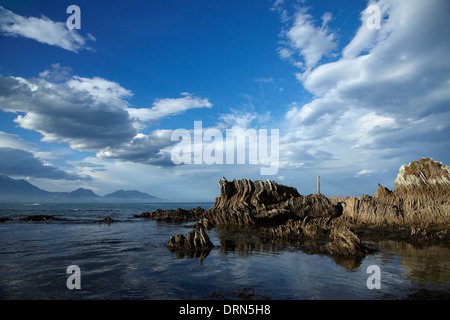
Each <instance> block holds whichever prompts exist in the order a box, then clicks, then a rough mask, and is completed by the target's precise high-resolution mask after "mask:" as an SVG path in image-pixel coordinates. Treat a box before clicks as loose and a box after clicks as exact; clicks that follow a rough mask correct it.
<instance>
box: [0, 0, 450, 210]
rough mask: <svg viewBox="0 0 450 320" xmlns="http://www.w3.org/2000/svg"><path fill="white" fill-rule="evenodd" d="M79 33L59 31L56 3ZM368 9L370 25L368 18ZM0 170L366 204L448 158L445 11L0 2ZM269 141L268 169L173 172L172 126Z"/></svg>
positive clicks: (397, 5) (209, 195)
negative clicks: (264, 190)
mask: <svg viewBox="0 0 450 320" xmlns="http://www.w3.org/2000/svg"><path fill="white" fill-rule="evenodd" d="M72 4H76V5H78V6H79V8H80V9H81V29H80V30H76V29H74V30H69V29H68V28H67V26H66V20H67V18H68V17H69V16H70V14H67V13H66V9H67V7H68V6H69V5H72ZM370 5H376V6H377V7H378V8H379V9H380V17H381V24H380V28H379V29H370V28H368V27H367V25H366V22H367V20H368V19H369V18H370V17H371V14H370V13H369V12H366V8H368V7H369V6H370ZM0 6H1V7H0V76H1V77H0V154H1V158H0V174H7V175H9V176H11V177H14V178H26V179H28V180H29V181H30V182H31V183H33V184H35V185H37V186H39V187H41V188H44V189H47V190H51V191H71V190H74V189H76V188H78V187H85V188H91V189H93V190H94V191H95V192H97V193H98V194H100V195H104V194H107V193H109V192H113V191H115V190H117V189H138V190H140V191H144V192H148V193H151V194H153V195H156V196H159V197H162V198H166V199H171V200H175V201H212V200H214V197H216V196H218V193H219V188H218V184H217V182H218V180H219V179H221V178H222V176H225V177H226V178H227V179H228V180H232V179H241V178H248V179H253V180H256V179H263V180H266V179H270V180H275V181H277V182H278V183H282V184H286V185H290V186H294V187H296V188H297V189H298V190H299V192H300V193H301V194H310V193H314V192H315V191H316V177H317V175H320V176H321V182H322V184H321V190H322V192H323V193H325V194H326V195H327V196H333V195H341V196H342V195H356V196H358V195H362V194H373V193H374V192H375V190H376V188H377V183H381V184H382V185H384V186H386V187H389V188H393V187H394V184H393V182H394V180H395V177H396V174H397V173H398V169H399V167H400V166H401V165H403V164H408V163H409V162H411V161H413V160H417V159H419V158H421V157H423V156H426V157H432V158H433V159H435V160H438V161H442V162H444V163H445V164H448V163H449V162H450V161H449V160H450V159H449V158H450V153H449V150H450V148H449V147H450V146H449V142H448V138H449V132H450V130H449V129H450V121H449V120H450V90H449V88H450V60H449V59H448V54H449V52H450V41H449V40H450V39H449V34H448V31H447V30H449V27H450V26H449V24H450V23H449V22H448V19H447V14H446V13H448V12H450V4H449V2H448V1H446V0H433V1H425V0H412V1H406V0H402V1H398V0H395V1H394V0H380V1H356V0H355V1H317V0H316V1H311V0H310V1H308V0H305V1H287V0H284V1H281V0H278V1H263V0H260V1H232V0H229V1H228V0H227V1H180V0H173V1H81V0H80V1H76V2H73V1H35V0H34V1H0ZM194 121H202V123H203V128H217V129H219V130H221V131H222V132H224V134H225V130H226V129H231V128H242V129H269V130H270V129H278V130H279V133H280V146H279V148H280V153H279V158H280V167H279V170H278V172H277V173H276V174H275V175H272V176H267V175H261V174H260V167H261V165H251V164H244V165H237V164H224V165H207V164H197V165H194V164H192V165H174V163H173V162H171V159H170V157H169V156H168V155H169V152H170V150H171V148H172V147H174V145H175V144H174V142H173V141H171V140H170V137H171V132H172V130H175V129H180V128H183V129H187V130H192V129H193V128H194Z"/></svg>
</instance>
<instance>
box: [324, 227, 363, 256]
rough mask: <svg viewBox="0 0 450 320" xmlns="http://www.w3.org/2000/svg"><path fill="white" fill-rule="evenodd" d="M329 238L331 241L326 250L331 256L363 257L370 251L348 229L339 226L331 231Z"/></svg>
mask: <svg viewBox="0 0 450 320" xmlns="http://www.w3.org/2000/svg"><path fill="white" fill-rule="evenodd" d="M330 237H331V238H332V239H333V240H332V241H331V242H330V243H328V246H327V247H326V250H327V251H328V253H329V254H331V255H341V256H364V255H366V254H368V253H370V251H371V249H370V248H368V247H366V246H365V245H363V244H362V243H361V239H360V238H359V237H358V235H356V234H355V233H354V232H353V231H352V230H350V228H348V227H345V226H340V227H337V228H334V229H332V230H331V234H330Z"/></svg>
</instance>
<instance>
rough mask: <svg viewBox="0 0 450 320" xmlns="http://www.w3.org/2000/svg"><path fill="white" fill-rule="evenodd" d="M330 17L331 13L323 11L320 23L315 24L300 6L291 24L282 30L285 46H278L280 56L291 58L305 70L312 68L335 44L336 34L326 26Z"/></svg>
mask: <svg viewBox="0 0 450 320" xmlns="http://www.w3.org/2000/svg"><path fill="white" fill-rule="evenodd" d="M277 6H280V4H278V5H277ZM284 12H285V11H284ZM331 19H332V15H331V13H325V14H324V15H323V16H322V23H321V25H317V23H315V21H314V19H313V17H312V16H311V15H310V14H308V13H307V10H306V9H305V8H303V7H302V8H300V9H299V10H298V11H297V12H296V13H295V15H294V19H293V21H294V22H293V23H292V25H290V26H288V27H287V28H286V29H285V30H283V31H282V38H283V39H284V42H285V43H286V45H287V46H286V47H280V48H279V54H280V56H281V57H282V58H285V59H292V60H291V61H292V62H293V63H294V64H295V65H297V66H300V67H304V68H306V69H307V70H310V69H311V68H314V67H315V66H316V65H317V64H318V63H319V62H320V60H321V59H322V57H324V56H326V55H328V54H330V53H331V52H332V51H333V50H334V49H335V48H336V46H337V44H336V36H335V34H334V33H333V32H332V31H330V30H329V28H328V26H327V24H328V22H329V21H330V20H331ZM294 55H299V56H300V58H301V60H303V61H304V63H303V62H300V61H298V60H296V58H295V57H294Z"/></svg>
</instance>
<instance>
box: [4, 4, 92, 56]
mask: <svg viewBox="0 0 450 320" xmlns="http://www.w3.org/2000/svg"><path fill="white" fill-rule="evenodd" d="M0 33H1V34H3V35H5V36H10V37H25V38H29V39H33V40H36V41H38V42H41V43H44V44H48V45H51V46H56V47H60V48H62V49H65V50H69V51H72V52H78V51H80V50H85V49H90V47H89V45H88V42H90V41H95V38H94V36H93V35H91V34H87V36H86V37H84V36H82V35H81V34H79V32H78V31H77V30H76V29H72V30H69V29H68V28H67V26H66V23H65V22H64V23H63V22H55V21H52V20H50V19H48V18H47V17H44V16H43V17H41V18H36V17H28V18H27V17H23V16H21V15H18V14H15V13H14V12H12V11H10V10H8V9H5V8H4V7H2V6H0Z"/></svg>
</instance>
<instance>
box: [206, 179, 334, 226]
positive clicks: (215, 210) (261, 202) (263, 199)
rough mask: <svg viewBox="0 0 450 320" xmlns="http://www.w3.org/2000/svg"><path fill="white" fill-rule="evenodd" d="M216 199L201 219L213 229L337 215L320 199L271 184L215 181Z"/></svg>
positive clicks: (259, 181) (245, 180) (319, 196)
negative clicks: (213, 227)
mask: <svg viewBox="0 0 450 320" xmlns="http://www.w3.org/2000/svg"><path fill="white" fill-rule="evenodd" d="M219 185H220V197H218V198H216V201H215V203H214V205H213V207H211V208H210V209H209V210H207V211H205V212H204V214H203V215H202V216H203V217H204V218H207V219H208V221H209V222H211V223H212V224H213V225H244V226H250V225H263V224H266V225H274V224H280V223H282V222H286V221H287V220H289V219H295V220H298V219H301V218H304V217H305V216H307V215H308V216H311V217H322V216H327V217H328V216H337V215H339V213H340V212H339V208H338V206H336V205H334V204H332V203H331V202H330V201H329V200H328V199H327V198H326V197H325V196H323V195H310V196H301V195H300V194H299V193H298V191H297V189H295V188H293V187H286V186H283V185H279V184H277V183H276V182H273V181H269V180H267V181H265V182H262V181H261V180H257V181H254V182H253V181H251V180H247V179H243V180H233V181H231V182H229V181H227V180H226V179H223V180H220V181H219Z"/></svg>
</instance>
